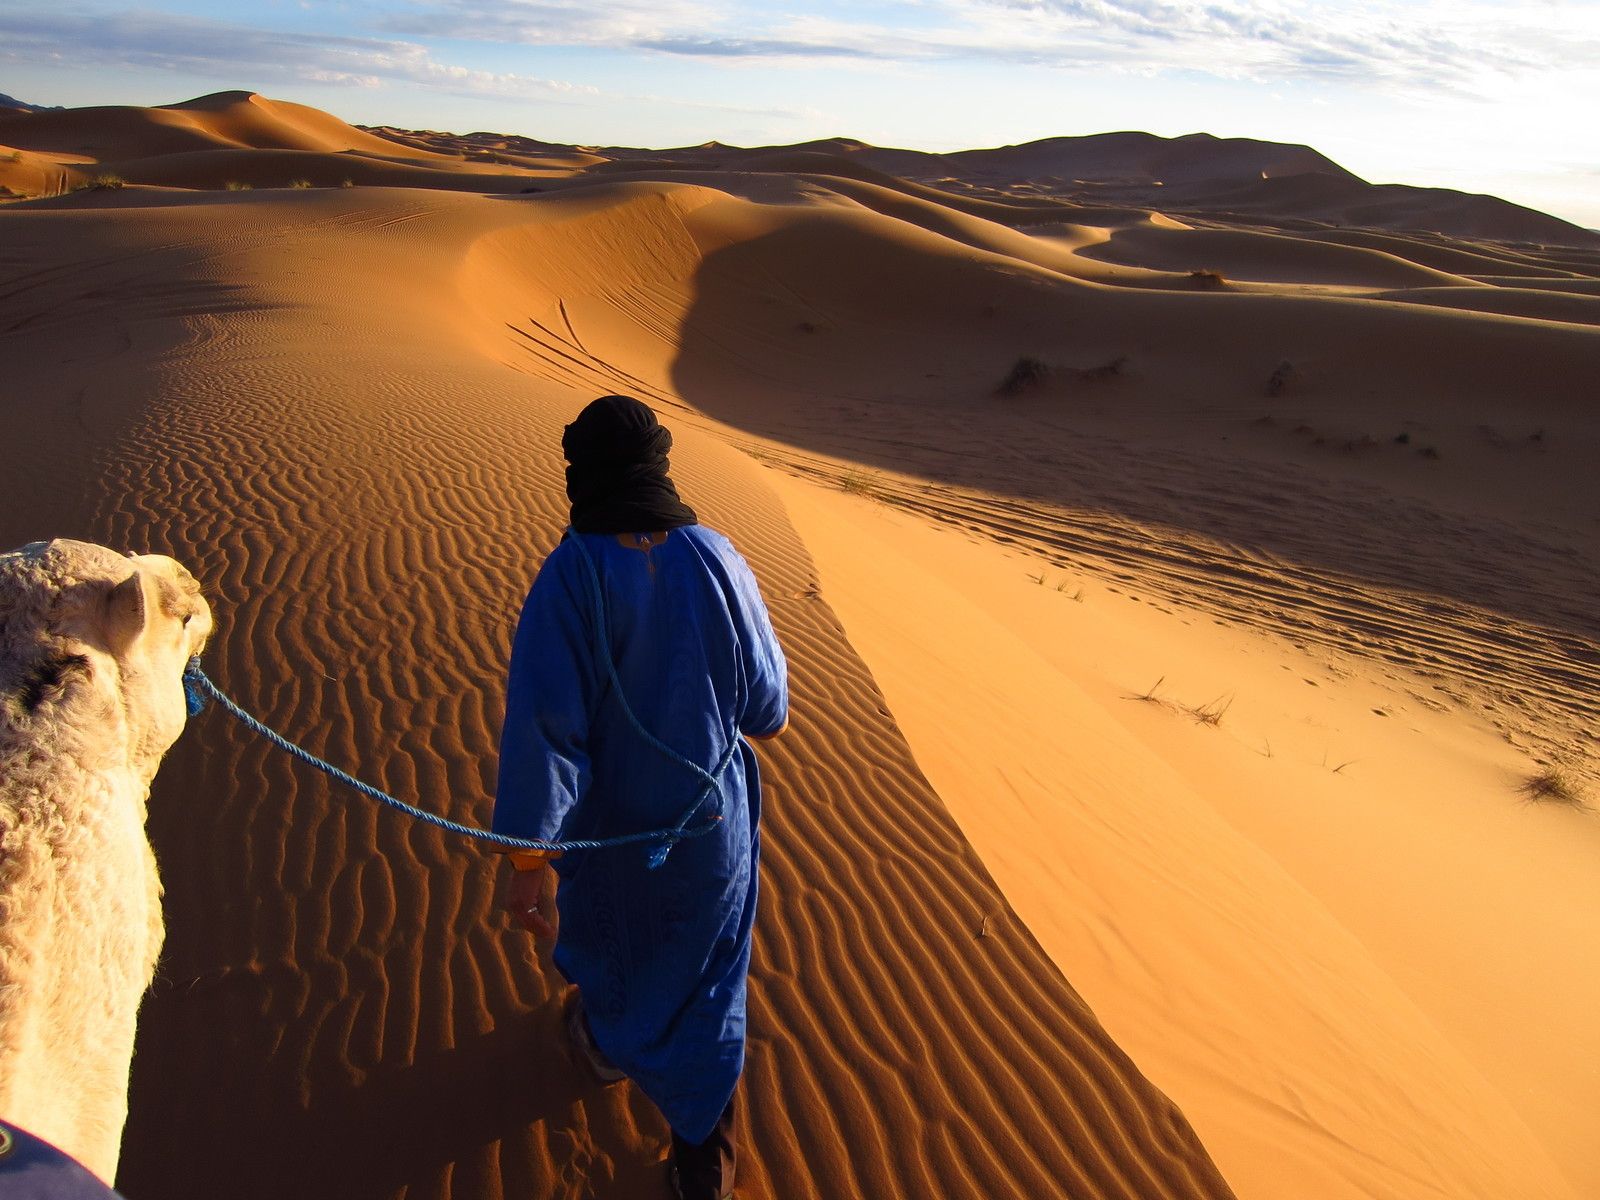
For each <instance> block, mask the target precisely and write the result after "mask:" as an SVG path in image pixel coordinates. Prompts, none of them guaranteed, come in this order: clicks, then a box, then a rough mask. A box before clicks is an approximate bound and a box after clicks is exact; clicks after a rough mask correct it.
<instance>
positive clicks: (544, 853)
mask: <svg viewBox="0 0 1600 1200" xmlns="http://www.w3.org/2000/svg"><path fill="white" fill-rule="evenodd" d="M506 857H507V858H509V859H510V860H511V865H512V866H513V867H515V868H516V869H517V870H519V871H537V870H538V869H539V868H540V867H542V866H544V865H545V864H546V863H548V862H549V861H550V860H551V859H552V858H560V857H561V851H559V850H512V851H510V852H508V853H507V854H506Z"/></svg>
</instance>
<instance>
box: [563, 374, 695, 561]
mask: <svg viewBox="0 0 1600 1200" xmlns="http://www.w3.org/2000/svg"><path fill="white" fill-rule="evenodd" d="M670 449H672V434H671V433H670V432H668V431H667V430H666V429H665V428H664V427H663V426H662V425H661V424H660V423H659V422H658V421H657V420H656V415H655V413H653V412H651V411H650V409H649V408H648V407H646V406H645V405H643V404H641V403H640V402H639V401H637V400H635V399H634V398H633V397H632V396H601V397H600V399H598V400H595V401H593V402H592V403H590V404H589V405H588V406H587V407H585V408H584V410H583V411H582V412H581V413H579V414H578V419H577V420H575V421H573V423H572V424H571V425H568V426H567V427H566V429H565V430H564V431H563V432H562V434H561V452H562V453H563V454H565V455H566V456H567V498H568V499H569V500H571V501H572V527H573V528H574V529H576V530H577V531H578V532H579V533H646V532H652V531H655V530H658V529H675V528H677V527H678V526H680V525H693V524H694V523H695V522H696V520H697V518H696V517H695V515H694V509H692V508H690V507H689V506H688V505H687V504H685V503H684V502H683V501H682V500H680V499H678V489H677V488H675V487H673V486H672V479H671V477H670V476H668V474H667V451H668V450H670Z"/></svg>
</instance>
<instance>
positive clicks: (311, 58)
mask: <svg viewBox="0 0 1600 1200" xmlns="http://www.w3.org/2000/svg"><path fill="white" fill-rule="evenodd" d="M236 89H245V90H250V91H257V92H261V93H263V94H265V95H268V96H271V97H274V98H277V99H283V100H293V101H297V102H299V103H302V104H310V105H314V106H316V107H318V108H322V109H325V110H327V111H329V112H332V113H334V114H335V115H336V116H339V117H342V118H343V119H345V120H347V121H351V122H354V123H358V124H367V125H375V124H386V125H399V126H403V127H408V128H428V129H448V130H451V131H453V132H457V133H465V132H471V131H476V130H492V131H495V132H501V133H518V134H525V135H527V136H530V137H535V138H541V139H544V140H548V141H553V142H565V143H572V144H578V145H600V146H604V145H628V146H655V147H667V146H682V145H694V144H698V143H700V142H705V141H709V140H712V139H715V140H717V141H721V142H727V143H732V144H737V145H771V144H785V143H792V142H799V141H807V140H810V139H813V138H819V137H834V136H843V137H854V138H858V139H860V140H862V141H866V142H871V143H874V144H876V145H884V146H902V147H908V148H911V149H917V150H955V149H970V148H977V147H986V146H1001V145H1008V144H1015V143H1020V142H1026V141H1031V140H1033V139H1035V138H1042V137H1052V136H1058V135H1063V134H1088V133H1104V132H1108V131H1112V130H1122V129H1142V130H1147V131H1149V132H1151V133H1156V134H1161V135H1164V136H1177V135H1180V134H1185V133H1194V132H1205V133H1211V134H1215V135H1217V136H1218V137H1253V138H1263V139H1268V140H1271V141H1280V142H1295V143H1304V144H1307V145H1310V146H1313V147H1315V148H1316V149H1317V150H1320V151H1321V152H1322V153H1324V154H1326V155H1327V156H1328V157H1330V158H1332V159H1334V160H1335V161H1336V162H1338V163H1340V164H1341V165H1342V166H1344V167H1346V168H1348V169H1349V170H1352V171H1354V172H1356V173H1357V174H1358V175H1361V176H1363V177H1364V178H1366V179H1369V180H1371V181H1372V182H1375V183H1410V184H1417V185H1423V186H1435V187H1451V188H1459V189H1461V190H1464V191H1472V192H1488V193H1491V194H1494V195H1498V196H1503V197H1505V198H1506V199H1508V200H1513V201H1515V202H1517V203H1519V204H1526V205H1529V206H1531V207H1534V208H1538V209H1542V210H1544V211H1546V212H1550V213H1554V214H1555V215H1557V216H1560V217H1565V218H1566V219H1568V220H1572V221H1576V222H1578V223H1579V224H1582V225H1587V226H1590V227H1595V228H1600V0H1524V2H1522V3H1507V2H1500V0H1449V2H1445V0H1301V2H1300V3H1278V2H1276V0H1207V2H1199V3H1191V2H1187V0H858V2H855V3H848V2H844V0H836V2H835V0H829V2H821V3H810V4H789V3H774V2H770V0H754V2H751V3H731V2H727V0H663V2H660V3H645V2H643V0H619V2H617V3H606V2H605V0H327V2H321V0H231V2H229V0H221V2H218V0H213V2H210V3H201V2H199V0H134V3H132V4H125V3H120V2H118V0H51V2H49V3H46V2H45V0H0V92H6V93H9V94H11V95H13V96H15V97H17V98H19V99H22V100H25V101H27V102H29V103H34V104H62V105H68V106H78V105H87V104H146V105H149V104H167V103H173V102H176V101H180V100H186V99H190V98H192V97H194V96H198V95H203V94H205V93H207V92H215V91H224V90H230V91H231V90H236Z"/></svg>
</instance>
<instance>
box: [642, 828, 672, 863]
mask: <svg viewBox="0 0 1600 1200" xmlns="http://www.w3.org/2000/svg"><path fill="white" fill-rule="evenodd" d="M678 841H679V838H678V837H677V835H675V834H674V835H670V836H668V837H665V838H662V839H661V841H660V843H659V844H657V845H654V846H652V847H650V853H649V855H647V856H646V858H645V865H646V866H648V867H649V868H650V869H651V870H652V871H654V870H656V869H657V868H658V867H660V866H661V865H662V864H663V863H665V862H666V861H667V855H669V854H671V853H672V848H673V847H674V846H676V845H677V844H678Z"/></svg>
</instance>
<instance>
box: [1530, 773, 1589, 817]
mask: <svg viewBox="0 0 1600 1200" xmlns="http://www.w3.org/2000/svg"><path fill="white" fill-rule="evenodd" d="M1521 790H1522V794H1523V795H1524V796H1526V797H1527V798H1528V800H1530V801H1532V802H1534V803H1540V804H1565V805H1567V806H1569V807H1571V808H1583V807H1585V805H1584V797H1583V785H1582V784H1581V783H1579V782H1578V776H1577V773H1576V772H1575V771H1573V770H1572V768H1570V767H1567V766H1564V765H1562V764H1560V763H1552V764H1551V765H1549V766H1546V767H1542V768H1541V769H1540V770H1539V771H1537V772H1536V773H1535V774H1532V775H1530V776H1528V778H1527V779H1525V780H1523V781H1522V789H1521Z"/></svg>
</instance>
